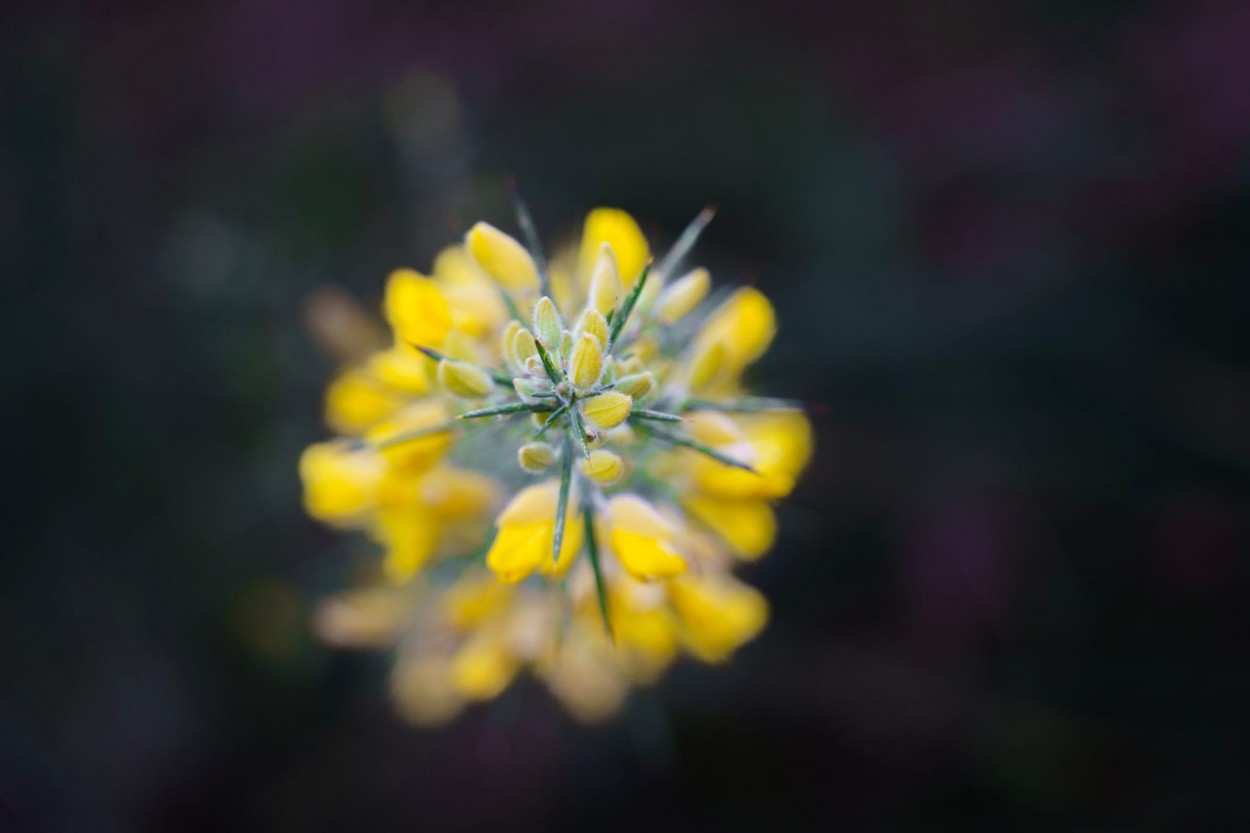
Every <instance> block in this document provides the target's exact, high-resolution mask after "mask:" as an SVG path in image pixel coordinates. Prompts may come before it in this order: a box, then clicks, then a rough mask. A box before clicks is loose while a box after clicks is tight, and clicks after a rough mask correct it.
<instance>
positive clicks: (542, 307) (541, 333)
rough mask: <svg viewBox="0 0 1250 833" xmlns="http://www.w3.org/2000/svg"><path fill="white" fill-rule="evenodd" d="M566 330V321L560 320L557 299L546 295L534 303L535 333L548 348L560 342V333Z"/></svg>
mask: <svg viewBox="0 0 1250 833" xmlns="http://www.w3.org/2000/svg"><path fill="white" fill-rule="evenodd" d="M563 330H564V322H563V321H562V320H560V311H559V310H557V309H556V303H555V301H553V300H551V299H550V298H549V297H547V296H546V295H544V296H543V297H541V298H539V299H538V303H537V304H535V305H534V334H535V335H536V336H538V340H539V341H541V342H542V343H543V346H544V347H546V348H547V349H548V350H553V349H555V348H556V347H558V346H559V344H560V333H561V332H562V331H563Z"/></svg>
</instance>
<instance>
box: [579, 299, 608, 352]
mask: <svg viewBox="0 0 1250 833" xmlns="http://www.w3.org/2000/svg"><path fill="white" fill-rule="evenodd" d="M582 333H590V334H591V335H592V336H594V337H595V338H597V339H599V347H600V348H602V349H603V350H607V349H608V320H607V319H606V318H604V317H603V315H602V314H600V312H599V310H597V309H588V310H586V311H585V312H583V313H582V315H581V318H579V319H578V320H577V327H575V328H574V330H573V336H574V337H575V338H576V337H580V336H581V335H582Z"/></svg>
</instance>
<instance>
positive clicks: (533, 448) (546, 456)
mask: <svg viewBox="0 0 1250 833" xmlns="http://www.w3.org/2000/svg"><path fill="white" fill-rule="evenodd" d="M516 456H517V462H518V463H520V465H521V468H523V469H525V470H526V471H528V472H531V473H535V472H540V471H542V470H543V469H545V468H548V467H549V466H550V465H551V464H552V463H554V462H555V461H556V450H555V449H554V448H552V447H551V446H549V445H547V444H546V443H526V444H525V445H523V446H521V447H520V449H518V450H517V455H516Z"/></svg>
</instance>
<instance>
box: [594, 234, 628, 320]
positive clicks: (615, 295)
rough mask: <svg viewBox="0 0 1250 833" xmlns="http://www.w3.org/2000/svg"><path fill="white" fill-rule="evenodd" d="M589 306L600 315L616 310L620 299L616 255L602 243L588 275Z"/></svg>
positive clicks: (619, 280)
mask: <svg viewBox="0 0 1250 833" xmlns="http://www.w3.org/2000/svg"><path fill="white" fill-rule="evenodd" d="M588 297H589V299H590V306H591V308H592V309H594V310H596V311H598V312H599V313H600V314H601V315H607V314H608V313H609V312H611V311H612V310H614V309H616V302H617V301H618V300H620V297H621V273H620V271H619V270H618V269H617V268H616V255H614V254H613V253H612V247H611V246H610V245H608V244H607V243H604V244H603V245H602V246H600V247H599V256H598V257H597V258H596V259H595V265H594V269H593V270H591V273H590V292H589V295H588Z"/></svg>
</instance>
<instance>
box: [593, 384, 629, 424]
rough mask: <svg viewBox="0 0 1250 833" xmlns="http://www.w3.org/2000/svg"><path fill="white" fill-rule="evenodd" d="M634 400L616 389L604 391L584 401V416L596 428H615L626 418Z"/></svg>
mask: <svg viewBox="0 0 1250 833" xmlns="http://www.w3.org/2000/svg"><path fill="white" fill-rule="evenodd" d="M633 405H634V401H633V400H632V399H630V398H629V397H628V396H626V395H625V394H623V393H619V392H617V391H614V390H609V391H604V392H603V393H600V394H597V395H595V396H592V397H590V398H589V399H587V400H585V401H584V402H582V416H584V417H586V421H587V422H589V423H590V424H591V425H593V426H595V427H596V428H602V429H604V430H607V429H609V428H615V427H616V426H618V425H620V424H621V423H622V422H624V421H625V420H626V418H627V417H628V416H629V412H630V409H631V408H632V407H633Z"/></svg>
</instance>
